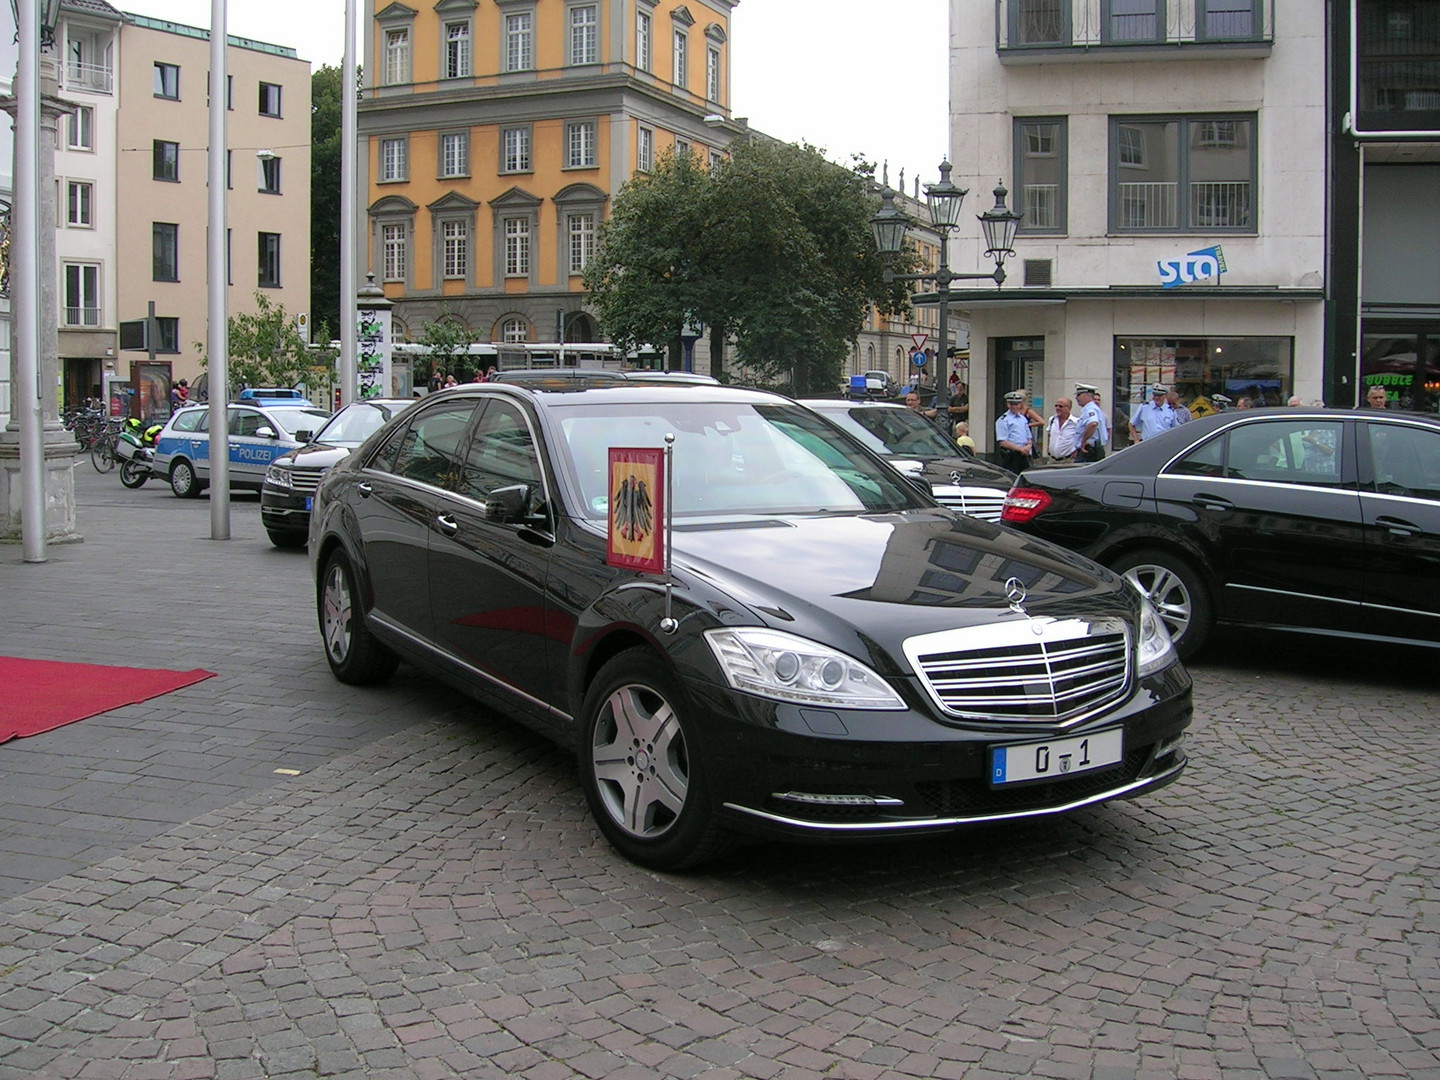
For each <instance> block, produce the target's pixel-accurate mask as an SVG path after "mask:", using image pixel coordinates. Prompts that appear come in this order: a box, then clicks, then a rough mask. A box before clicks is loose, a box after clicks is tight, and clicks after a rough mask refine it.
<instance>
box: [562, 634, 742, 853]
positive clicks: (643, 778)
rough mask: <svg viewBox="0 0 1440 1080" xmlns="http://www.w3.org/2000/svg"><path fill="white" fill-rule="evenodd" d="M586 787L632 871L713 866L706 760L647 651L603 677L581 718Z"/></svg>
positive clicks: (619, 660) (631, 653)
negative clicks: (710, 863) (710, 862)
mask: <svg viewBox="0 0 1440 1080" xmlns="http://www.w3.org/2000/svg"><path fill="white" fill-rule="evenodd" d="M581 716H582V718H583V721H584V724H583V729H582V730H583V737H582V742H581V745H580V774H581V775H580V780H581V783H582V785H583V786H584V788H585V797H586V799H587V801H588V802H589V804H590V813H591V815H592V816H593V817H594V818H595V823H596V824H597V825H598V826H599V828H600V831H601V832H602V833H604V835H605V839H607V840H608V841H609V842H610V844H611V845H612V846H613V847H614V848H615V849H616V850H617V851H619V852H620V853H621V854H622V855H624V856H625V857H626V858H627V859H630V860H631V861H632V862H636V863H639V864H640V865H642V866H648V867H652V868H653V869H656V870H680V869H683V868H686V867H693V866H697V865H699V864H700V863H702V862H705V861H707V860H710V859H713V858H715V857H716V856H717V855H719V854H720V853H721V852H722V851H723V850H724V849H725V848H726V847H728V846H729V836H728V835H727V834H726V833H725V832H724V831H723V830H722V829H721V828H720V826H719V825H718V824H717V823H716V821H715V806H714V800H713V797H712V795H711V792H710V785H709V783H708V778H707V774H706V767H705V761H704V751H703V748H702V744H701V741H700V737H699V734H698V733H697V731H696V725H695V721H694V719H693V718H692V717H691V715H690V713H689V706H688V703H687V701H686V698H685V695H684V694H683V692H682V691H681V689H680V686H679V684H678V683H677V682H676V681H675V680H674V679H673V678H672V677H671V676H670V674H669V672H668V671H667V670H666V669H665V668H664V666H663V663H662V661H661V660H660V659H659V658H658V657H656V656H655V655H654V654H653V653H651V652H649V651H647V650H645V649H640V648H636V649H630V650H628V651H626V652H623V653H620V654H619V655H618V656H616V657H615V658H614V659H612V660H611V661H610V662H609V663H607V664H606V665H605V666H604V667H603V668H601V669H600V672H599V674H598V675H597V676H596V678H595V681H594V682H593V683H592V684H591V686H590V689H589V691H588V692H587V693H586V695H585V703H584V705H583V707H582V710H581Z"/></svg>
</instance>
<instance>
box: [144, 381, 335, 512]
mask: <svg viewBox="0 0 1440 1080" xmlns="http://www.w3.org/2000/svg"><path fill="white" fill-rule="evenodd" d="M225 413H226V422H227V426H228V427H229V445H230V486H231V487H232V488H250V489H253V490H255V491H259V490H260V486H261V485H262V484H263V483H264V482H265V470H266V469H268V468H269V467H270V463H271V462H272V461H274V460H275V459H276V458H277V457H279V456H280V455H281V454H285V453H289V452H290V451H291V450H294V449H296V448H298V447H301V446H304V445H305V444H306V443H308V442H309V441H310V438H311V436H312V435H313V434H314V433H315V432H316V431H317V430H319V429H320V427H321V426H323V425H324V423H325V421H326V420H327V419H328V418H329V416H330V414H329V413H327V412H326V411H325V410H324V409H317V408H314V407H313V406H299V405H258V404H254V403H251V402H231V403H230V404H229V405H227V406H226V407H225ZM151 470H152V472H153V473H154V474H155V475H156V476H163V477H165V478H166V479H168V480H169V481H170V490H171V491H173V492H174V493H175V494H176V495H177V496H179V497H180V498H182V499H193V498H195V497H197V496H198V495H199V494H200V493H201V492H202V491H204V490H205V489H206V488H207V487H209V486H210V406H209V405H187V406H186V407H185V408H183V409H181V410H179V411H178V412H176V413H175V415H174V416H172V417H170V419H169V421H168V422H167V423H166V424H165V427H164V429H163V430H162V431H161V432H160V438H159V439H157V440H156V442H155V462H154V464H153V465H152V466H151Z"/></svg>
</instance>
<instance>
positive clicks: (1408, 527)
mask: <svg viewBox="0 0 1440 1080" xmlns="http://www.w3.org/2000/svg"><path fill="white" fill-rule="evenodd" d="M1375 524H1376V525H1379V526H1380V527H1381V528H1382V529H1384V530H1386V531H1387V532H1388V533H1389V534H1390V535H1391V536H1419V535H1420V533H1421V531H1422V530H1421V528H1420V526H1419V525H1416V524H1414V523H1412V522H1409V521H1405V520H1404V519H1402V518H1395V517H1390V516H1389V515H1386V514H1382V515H1381V516H1380V517H1377V518H1376V519H1375Z"/></svg>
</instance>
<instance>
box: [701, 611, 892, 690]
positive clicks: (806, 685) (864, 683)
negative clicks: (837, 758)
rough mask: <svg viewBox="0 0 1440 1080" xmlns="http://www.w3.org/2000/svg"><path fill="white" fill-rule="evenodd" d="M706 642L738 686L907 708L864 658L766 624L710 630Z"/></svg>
mask: <svg viewBox="0 0 1440 1080" xmlns="http://www.w3.org/2000/svg"><path fill="white" fill-rule="evenodd" d="M705 640H706V641H708V642H709V643H710V649H711V651H713V652H714V653H715V659H716V660H718V661H719V662H720V670H721V671H723V672H724V673H725V678H726V680H727V681H728V682H729V683H730V685H731V686H732V687H733V688H734V689H736V690H743V691H745V692H747V693H751V694H759V695H760V696H761V697H767V698H774V699H775V700H776V701H791V702H795V703H797V704H801V705H828V706H829V707H831V708H835V709H903V708H905V707H906V706H905V702H904V701H902V700H901V698H900V695H899V694H897V693H896V692H895V691H894V689H893V688H892V687H891V686H890V684H889V683H887V682H886V681H885V680H884V679H882V678H880V676H879V675H877V674H876V673H875V672H873V671H871V670H870V669H869V668H868V667H866V666H865V665H864V664H862V663H860V662H859V661H858V660H854V659H852V658H851V657H848V656H846V655H845V654H844V653H842V652H837V651H836V650H834V649H831V648H828V647H827V646H824V645H821V644H819V643H818V642H814V641H809V640H807V639H806V638H802V637H797V636H795V635H794V634H787V633H784V632H783V631H780V630H768V629H766V628H764V627H758V626H755V627H742V628H739V629H730V628H727V629H723V630H707V631H706V632H705Z"/></svg>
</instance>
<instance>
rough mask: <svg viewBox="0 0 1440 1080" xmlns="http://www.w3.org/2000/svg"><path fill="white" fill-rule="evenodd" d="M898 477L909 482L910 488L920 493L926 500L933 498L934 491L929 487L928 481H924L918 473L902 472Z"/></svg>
mask: <svg viewBox="0 0 1440 1080" xmlns="http://www.w3.org/2000/svg"><path fill="white" fill-rule="evenodd" d="M900 475H901V476H903V477H905V479H906V480H907V481H909V483H910V486H911V487H913V488H916V489H918V490H919V491H921V492H922V493H923V494H924V495H925V497H926V498H927V499H933V498H935V489H934V488H933V487H931V486H930V481H929V480H926V479H925V477H923V476H922V475H920V473H918V472H916V473H912V472H902V473H901V474H900Z"/></svg>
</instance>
